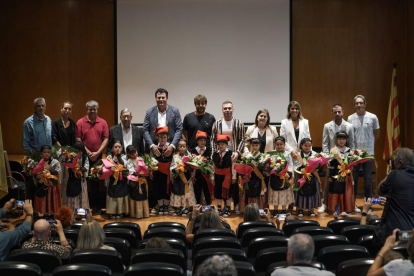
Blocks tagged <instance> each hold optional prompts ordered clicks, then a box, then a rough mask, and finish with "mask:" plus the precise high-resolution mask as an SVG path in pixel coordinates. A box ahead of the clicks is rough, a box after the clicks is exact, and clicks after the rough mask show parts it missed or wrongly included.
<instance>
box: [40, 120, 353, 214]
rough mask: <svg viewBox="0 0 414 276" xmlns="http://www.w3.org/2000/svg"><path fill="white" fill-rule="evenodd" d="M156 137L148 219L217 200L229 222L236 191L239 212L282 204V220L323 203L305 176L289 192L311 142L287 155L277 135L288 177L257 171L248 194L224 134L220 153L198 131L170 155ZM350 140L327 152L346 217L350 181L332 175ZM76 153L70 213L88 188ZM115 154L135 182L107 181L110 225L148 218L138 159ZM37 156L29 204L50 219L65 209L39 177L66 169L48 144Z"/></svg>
mask: <svg viewBox="0 0 414 276" xmlns="http://www.w3.org/2000/svg"><path fill="white" fill-rule="evenodd" d="M155 132H156V139H157V144H156V145H157V147H158V152H159V155H158V156H156V155H155V154H154V153H153V151H151V155H150V156H151V157H154V158H155V159H156V160H157V161H158V170H155V171H154V172H153V174H152V175H151V178H152V185H153V191H154V195H155V198H156V200H157V205H156V206H155V207H154V208H153V209H152V210H151V213H153V214H158V215H168V214H171V215H173V216H184V217H185V216H188V214H189V212H190V210H191V207H192V206H194V205H195V204H203V205H210V204H212V200H213V199H214V198H215V199H216V202H217V210H218V211H219V213H220V215H223V216H225V217H228V216H230V206H231V202H232V195H233V194H234V193H240V211H244V207H245V206H247V205H248V204H249V203H257V204H258V205H259V208H260V209H264V208H268V207H269V206H270V205H273V209H274V211H273V216H276V215H277V214H278V206H279V205H281V206H282V211H281V213H282V214H283V213H286V207H287V206H289V209H293V207H296V208H297V212H298V215H299V216H303V210H308V212H309V215H310V216H315V213H314V212H313V209H314V208H317V207H319V206H320V205H321V197H320V183H319V179H318V177H317V175H316V174H312V175H310V177H309V178H308V180H307V181H306V184H305V185H304V186H303V187H302V188H301V189H299V190H298V191H293V187H294V184H295V183H296V182H297V181H298V179H299V178H302V177H303V175H302V174H301V173H300V172H301V169H302V168H303V167H304V166H303V164H302V162H300V160H301V159H303V158H306V157H308V156H313V155H315V154H316V153H315V152H314V151H312V141H311V140H310V139H309V138H304V139H302V141H301V142H300V149H301V150H300V152H299V156H293V157H292V156H291V154H290V153H288V152H287V151H285V139H284V138H283V137H280V136H279V137H276V138H275V141H274V147H275V151H277V152H279V153H282V154H283V156H284V157H285V159H286V165H287V167H288V177H286V178H285V179H284V180H283V181H282V180H281V178H280V177H279V176H277V175H275V174H271V175H270V176H264V174H263V172H261V171H259V170H257V169H255V170H254V171H253V172H252V173H251V175H250V179H249V182H248V188H247V189H243V188H241V186H240V188H239V185H238V183H237V173H236V171H235V170H234V162H233V161H232V156H233V152H232V151H231V150H230V149H229V148H228V142H229V140H230V139H229V137H228V136H226V135H217V141H216V144H217V149H215V150H213V151H212V150H211V149H210V148H207V147H206V142H207V133H205V132H201V131H198V132H197V135H196V140H197V147H196V148H195V149H193V150H192V151H191V152H189V151H188V148H187V142H186V141H185V140H184V139H181V140H180V141H179V142H178V144H177V147H176V153H175V154H168V153H169V152H168V146H169V145H170V144H169V143H168V138H169V137H168V127H166V126H164V127H157V128H156V130H155ZM347 138H348V137H347V134H346V133H345V132H338V133H337V135H336V142H337V145H336V146H335V147H334V148H333V149H332V150H331V153H332V154H333V155H334V158H333V159H331V161H330V162H328V168H329V170H328V174H327V177H328V179H329V183H330V184H329V185H330V186H329V209H330V210H335V205H336V204H338V203H339V204H340V209H341V211H345V212H351V211H352V210H353V209H354V208H353V207H354V206H355V205H354V203H355V202H354V192H353V185H352V180H351V177H346V178H345V179H339V178H334V177H333V176H336V175H338V171H339V169H338V166H339V165H341V164H342V162H341V161H342V160H343V159H345V157H346V156H347V155H348V154H350V149H349V148H348V147H346V142H347ZM74 147H75V148H76V149H77V150H78V151H79V156H80V158H79V160H78V165H77V167H76V168H75V169H69V180H68V191H67V195H68V207H69V208H72V209H76V208H86V209H89V202H88V195H87V184H86V177H87V175H88V172H89V163H88V158H87V156H86V154H85V148H84V145H83V144H82V142H76V143H75V145H74ZM259 149H260V141H259V140H258V139H251V140H250V152H251V153H252V154H253V155H258V154H259V153H260V152H259ZM112 151H113V152H114V154H113V156H108V157H107V160H108V161H110V162H112V163H113V164H114V165H116V166H120V165H121V166H122V167H123V168H126V169H128V172H129V175H132V176H134V178H129V179H128V178H127V177H117V179H115V177H114V176H111V177H109V178H108V179H106V185H107V201H106V213H107V214H108V215H109V216H110V218H111V219H118V218H121V217H123V216H125V215H129V216H130V217H133V218H147V217H149V214H150V210H149V205H148V182H147V180H146V179H144V178H143V177H142V176H141V175H140V174H138V173H137V171H136V169H137V166H138V164H139V163H140V162H143V161H142V159H141V158H140V157H139V156H138V151H137V149H136V148H135V147H134V146H132V145H129V146H128V147H127V148H126V150H125V152H126V155H125V154H122V152H123V148H122V143H121V142H120V141H118V142H115V143H114V145H113V148H112ZM41 154H42V156H43V159H44V161H45V162H44V163H45V168H44V171H43V172H39V173H38V174H37V175H35V176H34V182H35V184H36V186H37V188H36V198H35V205H34V206H35V211H37V212H41V213H52V212H54V211H56V210H57V209H59V208H60V207H61V206H62V200H61V194H60V187H59V185H56V186H47V185H44V183H40V182H41V179H42V175H43V174H44V173H50V174H51V175H55V176H56V178H58V177H59V173H60V171H61V169H62V166H63V165H61V164H60V163H59V161H57V160H55V159H53V158H52V157H51V148H50V147H49V146H43V147H42V151H41ZM191 155H202V156H204V157H205V158H206V159H208V160H210V159H211V160H212V162H213V164H214V173H210V175H206V174H204V173H203V172H202V171H201V170H197V169H194V168H192V167H190V166H188V165H185V162H183V158H185V156H188V157H190V156H191ZM186 160H188V158H187V159H186ZM183 163H184V164H183ZM340 180H341V181H342V182H341V181H340ZM74 183H75V184H74ZM79 183H80V184H79ZM282 183H283V185H282ZM73 185H78V186H79V185H80V186H79V187H80V188H79V187H78V188H77V189H74V188H73V187H72V186H73ZM213 187H214V188H213ZM264 187H266V188H264Z"/></svg>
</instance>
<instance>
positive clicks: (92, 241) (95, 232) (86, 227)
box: [74, 212, 115, 251]
mask: <svg viewBox="0 0 414 276" xmlns="http://www.w3.org/2000/svg"><path fill="white" fill-rule="evenodd" d="M105 238H106V236H105V232H104V230H103V229H102V227H101V226H100V225H99V223H98V222H96V221H95V220H93V219H92V214H91V213H90V212H89V213H88V214H87V215H86V222H85V224H83V225H82V227H81V229H80V230H79V236H78V241H77V243H76V249H75V250H74V251H78V250H83V249H108V250H115V248H113V247H111V246H107V245H104V242H105Z"/></svg>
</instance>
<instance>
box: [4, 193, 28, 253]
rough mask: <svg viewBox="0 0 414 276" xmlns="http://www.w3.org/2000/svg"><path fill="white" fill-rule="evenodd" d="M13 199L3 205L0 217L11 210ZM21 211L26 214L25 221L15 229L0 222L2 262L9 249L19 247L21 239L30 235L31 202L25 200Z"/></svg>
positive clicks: (9, 224) (11, 225)
mask: <svg viewBox="0 0 414 276" xmlns="http://www.w3.org/2000/svg"><path fill="white" fill-rule="evenodd" d="M13 202H14V199H13V198H12V199H10V200H9V201H8V202H6V203H5V204H4V207H3V209H0V217H3V216H4V215H5V214H6V212H9V211H10V210H12V209H13ZM23 210H24V211H25V212H26V219H25V220H24V222H23V223H22V224H21V225H20V226H19V227H17V228H15V226H14V225H13V224H11V223H3V222H1V221H0V229H4V230H2V231H1V232H0V260H1V261H4V260H5V259H6V257H7V256H8V255H9V252H10V249H12V248H13V247H15V246H16V245H19V244H20V243H21V242H22V241H23V239H24V238H25V237H26V236H27V235H28V234H29V233H30V229H31V227H32V222H33V206H32V201H31V200H29V199H27V200H26V201H25V203H24V205H23Z"/></svg>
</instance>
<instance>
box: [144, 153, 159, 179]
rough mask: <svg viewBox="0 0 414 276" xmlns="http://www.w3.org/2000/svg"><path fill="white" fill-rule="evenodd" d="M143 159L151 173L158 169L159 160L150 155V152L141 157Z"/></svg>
mask: <svg viewBox="0 0 414 276" xmlns="http://www.w3.org/2000/svg"><path fill="white" fill-rule="evenodd" d="M141 159H142V161H143V162H144V164H145V166H146V167H147V169H148V171H149V175H151V174H152V173H153V172H154V171H158V160H157V159H155V158H154V157H150V156H149V155H148V154H146V155H144V156H142V157H141Z"/></svg>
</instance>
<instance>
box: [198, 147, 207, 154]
mask: <svg viewBox="0 0 414 276" xmlns="http://www.w3.org/2000/svg"><path fill="white" fill-rule="evenodd" d="M206 149H207V148H206V147H204V148H200V147H199V146H197V147H196V151H197V152H198V154H200V155H202V154H203V153H204V152H206ZM200 150H203V152H202V153H200Z"/></svg>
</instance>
